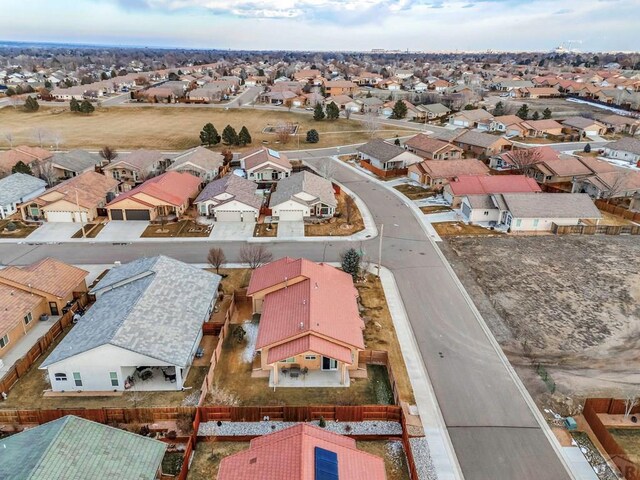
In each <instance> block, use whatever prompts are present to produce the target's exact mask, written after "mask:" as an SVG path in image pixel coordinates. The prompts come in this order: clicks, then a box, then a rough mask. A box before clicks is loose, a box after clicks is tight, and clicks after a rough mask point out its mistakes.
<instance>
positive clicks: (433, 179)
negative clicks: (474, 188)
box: [409, 158, 489, 187]
mask: <svg viewBox="0 0 640 480" xmlns="http://www.w3.org/2000/svg"><path fill="white" fill-rule="evenodd" d="M462 175H489V168H488V167H487V166H486V165H485V164H484V163H482V162H481V161H480V160H478V159H476V158H468V159H463V160H424V161H423V162H421V163H417V164H415V165H411V166H410V167H409V178H410V179H411V180H414V181H416V182H418V183H420V184H421V185H424V186H426V187H439V186H442V185H446V184H447V183H449V182H450V181H451V180H453V179H455V178H457V177H460V176H462Z"/></svg>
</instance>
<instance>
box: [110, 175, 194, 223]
mask: <svg viewBox="0 0 640 480" xmlns="http://www.w3.org/2000/svg"><path fill="white" fill-rule="evenodd" d="M201 183H202V182H201V180H200V178H198V177H195V176H193V175H191V174H190V173H181V172H176V171H171V172H166V173H163V174H162V175H158V176H157V177H153V178H150V179H149V180H147V181H146V182H144V183H143V184H142V185H138V186H137V187H135V188H134V189H133V190H129V191H127V192H124V193H121V194H120V195H118V196H117V197H116V198H115V199H114V200H112V201H111V202H109V204H108V205H107V212H108V213H109V219H110V220H146V221H150V220H155V219H156V218H158V217H169V216H175V217H176V218H179V217H180V216H181V215H182V214H183V213H184V212H185V210H186V209H187V208H189V205H190V204H191V201H192V200H194V199H195V198H196V197H197V196H198V193H199V192H200V185H201Z"/></svg>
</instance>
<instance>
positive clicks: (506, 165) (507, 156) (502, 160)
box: [489, 145, 567, 170]
mask: <svg viewBox="0 0 640 480" xmlns="http://www.w3.org/2000/svg"><path fill="white" fill-rule="evenodd" d="M517 151H518V149H514V150H509V151H507V152H503V153H500V154H498V155H493V156H492V157H491V158H490V159H489V167H490V168H492V169H495V170H509V169H513V168H516V165H515V164H514V160H513V155H514V154H515V152H517ZM528 151H530V152H531V155H532V159H531V161H532V162H543V161H547V160H557V159H559V158H562V157H567V155H563V154H561V153H560V152H558V151H557V150H554V149H553V148H551V147H549V146H546V145H545V146H541V147H532V148H530V149H528ZM533 152H535V153H533Z"/></svg>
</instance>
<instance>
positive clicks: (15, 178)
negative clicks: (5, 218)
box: [0, 173, 47, 206]
mask: <svg viewBox="0 0 640 480" xmlns="http://www.w3.org/2000/svg"><path fill="white" fill-rule="evenodd" d="M46 186H47V182H45V181H44V180H42V179H40V178H36V177H34V176H32V175H27V174H26V173H14V174H12V175H9V176H8V177H5V178H0V206H2V205H9V204H11V203H14V202H20V201H21V200H22V198H24V197H26V196H28V195H30V194H32V193H33V192H35V191H38V190H40V189H42V188H44V187H46Z"/></svg>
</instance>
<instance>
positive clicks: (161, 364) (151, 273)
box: [40, 256, 221, 392]
mask: <svg viewBox="0 0 640 480" xmlns="http://www.w3.org/2000/svg"><path fill="white" fill-rule="evenodd" d="M220 279H221V278H220V276H218V275H215V274H213V273H210V272H207V271H205V270H202V269H200V268H196V267H194V266H192V265H188V264H186V263H183V262H179V261H177V260H174V259H172V258H169V257H165V256H157V257H151V258H139V259H138V260H134V261H133V262H130V263H127V264H124V265H115V266H114V267H112V268H111V269H110V270H109V272H108V273H107V274H106V275H105V276H104V277H103V278H102V280H100V281H99V282H98V284H97V285H96V286H95V287H94V288H93V289H92V290H91V293H92V294H93V295H95V297H96V301H95V303H94V304H93V305H92V306H91V308H90V309H89V310H87V312H86V313H85V314H84V316H83V317H82V319H81V320H80V321H79V322H78V323H77V325H75V326H74V327H73V328H72V329H71V331H70V332H69V333H68V334H67V335H66V336H65V337H64V338H63V339H62V341H61V342H60V343H59V344H58V346H57V347H56V348H55V349H54V350H53V351H52V352H51V353H50V354H49V356H48V357H47V358H46V359H45V360H44V362H42V365H40V369H42V370H46V371H47V373H48V375H49V380H50V381H51V389H52V390H53V391H54V392H78V391H93V392H100V391H104V392H106V391H123V390H129V389H135V390H137V391H140V390H150V391H157V390H182V389H183V386H184V382H185V379H186V378H187V375H188V373H189V368H190V367H191V364H192V362H193V359H194V357H195V355H196V352H197V350H198V347H199V345H200V341H201V339H202V325H203V324H204V323H205V322H207V321H209V319H210V317H211V314H212V312H213V309H214V306H215V303H216V300H217V298H218V285H219V283H220Z"/></svg>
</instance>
